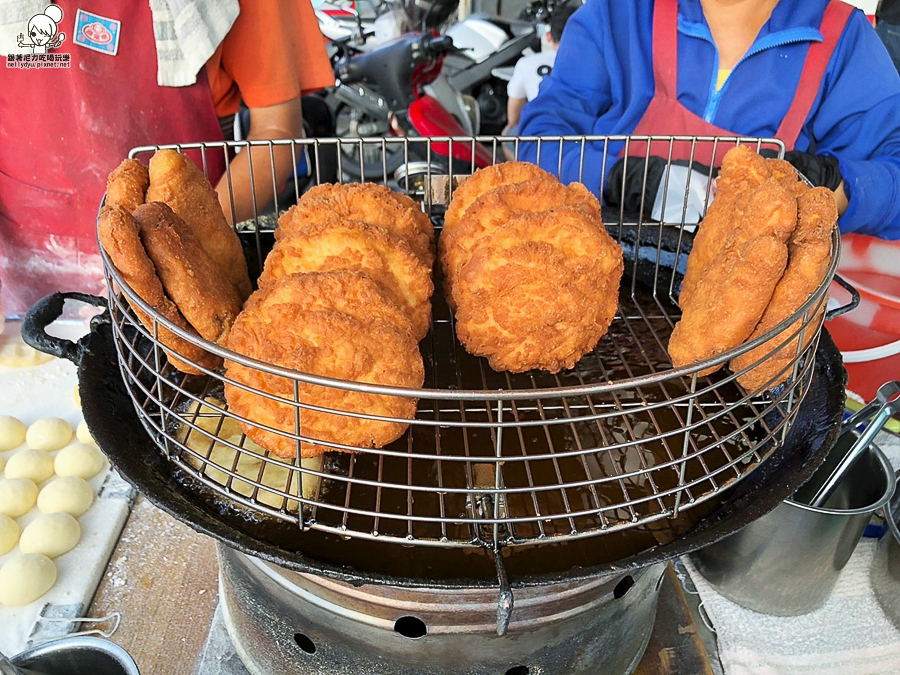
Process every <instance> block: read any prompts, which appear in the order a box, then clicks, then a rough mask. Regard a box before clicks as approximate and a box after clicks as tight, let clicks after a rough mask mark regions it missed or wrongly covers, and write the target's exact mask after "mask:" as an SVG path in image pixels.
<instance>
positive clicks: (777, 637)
mask: <svg viewBox="0 0 900 675" xmlns="http://www.w3.org/2000/svg"><path fill="white" fill-rule="evenodd" d="M875 442H876V444H877V445H878V446H879V447H880V448H881V450H882V451H883V452H884V454H885V455H886V456H887V457H888V459H889V460H890V461H891V463H892V464H893V465H894V467H895V468H896V467H900V438H898V437H897V436H894V435H892V434H888V433H881V434H879V435H878V436H877V437H876V441H875ZM884 536H887V537H889V536H891V535H890V533H887V534H885V535H884ZM876 550H877V540H875V539H869V538H864V539H863V540H862V541H861V542H860V543H859V546H858V547H857V548H856V551H855V552H854V553H853V556H852V557H851V558H850V561H849V562H848V563H847V565H846V567H844V569H843V570H842V571H841V574H840V576H839V577H838V581H837V584H836V585H835V587H834V589H832V592H831V595H829V596H828V599H827V600H826V601H825V604H824V605H822V606H821V607H820V608H819V609H817V610H815V611H814V612H810V613H809V614H805V615H803V616H794V617H779V616H768V615H766V614H760V613H758V612H754V611H752V610H749V609H745V608H744V607H741V606H740V605H738V604H735V603H733V602H731V601H730V600H728V599H726V598H725V597H723V596H722V595H720V594H719V593H717V592H716V591H715V590H714V589H713V587H712V586H710V584H709V583H708V582H707V581H706V579H704V578H703V576H702V575H701V574H700V573H699V572H698V571H697V569H696V568H695V567H694V566H693V565H692V564H691V562H690V560H688V558H687V557H684V558H682V562H684V565H685V567H686V568H687V570H688V572H689V574H690V578H691V581H693V584H694V586H695V587H696V589H697V592H698V593H699V595H700V600H701V601H702V605H703V607H702V609H703V611H705V612H706V614H707V616H708V617H709V620H710V622H711V623H712V626H713V628H714V629H715V631H716V640H717V642H718V648H719V660H720V661H721V663H722V668H723V669H724V671H725V675H881V674H883V675H888V674H891V675H896V674H897V673H900V631H898V630H897V628H896V627H895V626H894V624H893V623H892V622H891V620H890V619H889V618H888V617H887V615H886V614H885V613H884V610H882V608H881V606H880V605H879V604H878V601H877V600H876V598H875V593H874V591H873V590H872V582H871V574H870V573H871V569H872V565H873V563H875V564H877V561H876Z"/></svg>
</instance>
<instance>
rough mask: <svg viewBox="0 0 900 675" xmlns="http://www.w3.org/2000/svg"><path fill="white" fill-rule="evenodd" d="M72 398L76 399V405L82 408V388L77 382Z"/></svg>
mask: <svg viewBox="0 0 900 675" xmlns="http://www.w3.org/2000/svg"><path fill="white" fill-rule="evenodd" d="M72 398H74V399H75V405H77V406H78V408H79V410H80V409H81V388H80V387H79V386H78V385H77V384H76V385H75V388H74V389H73V390H72Z"/></svg>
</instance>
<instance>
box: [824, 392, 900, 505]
mask: <svg viewBox="0 0 900 675" xmlns="http://www.w3.org/2000/svg"><path fill="white" fill-rule="evenodd" d="M898 412H900V382H898V381H897V380H893V381H891V382H885V383H884V384H883V385H881V386H880V387H879V388H878V392H877V393H876V394H875V398H874V399H872V401H871V402H870V403H867V404H866V405H864V406H863V407H862V408H860V409H859V410H858V411H857V412H855V413H853V414H852V415H850V417H848V418H847V419H846V420H844V423H843V424H842V425H841V433H842V434H844V433H847V432H848V431H851V430H853V429H855V428H856V427H857V426H859V425H860V424H863V423H864V422H866V421H867V420H869V418H871V421H869V424H868V426H867V427H866V428H865V430H863V432H862V433H861V434H860V435H859V438H858V439H856V442H855V443H854V444H853V445H852V447H851V448H850V449H849V450H848V451H847V454H846V455H845V456H844V458H843V459H842V460H841V461H840V463H839V464H838V465H837V467H836V468H835V469H834V471H832V472H831V475H830V476H828V480H826V481H825V483H824V484H823V485H822V487H820V488H819V490H818V491H817V492H816V494H815V496H814V497H813V499H812V501H811V502H810V506H816V507H820V506H822V504H824V503H825V501H826V500H827V499H828V498H829V497H830V496H831V493H832V492H834V489H835V488H836V487H837V485H838V483H840V482H841V479H842V478H843V477H844V474H845V473H847V471H849V470H850V467H852V466H853V465H854V464H855V463H856V460H858V459H859V458H860V457H861V456H862V453H863V452H864V451H865V449H866V448H868V447H869V443H871V442H872V439H873V438H875V435H876V434H877V433H878V432H879V431H881V429H882V427H884V425H885V424H887V423H888V420H890V419H891V417H892V416H893V415H895V414H897V413H898Z"/></svg>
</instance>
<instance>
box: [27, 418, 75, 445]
mask: <svg viewBox="0 0 900 675" xmlns="http://www.w3.org/2000/svg"><path fill="white" fill-rule="evenodd" d="M71 440H72V427H71V426H70V425H69V423H68V422H66V421H65V420H61V419H59V418H58V417H45V418H43V419H39V420H38V421H37V422H35V423H34V424H32V425H31V426H30V427H28V431H27V432H26V433H25V442H26V443H27V444H28V447H29V448H34V449H35V450H45V451H46V452H52V451H53V450H59V449H60V448H62V447H65V446H67V445H68V444H69V441H71Z"/></svg>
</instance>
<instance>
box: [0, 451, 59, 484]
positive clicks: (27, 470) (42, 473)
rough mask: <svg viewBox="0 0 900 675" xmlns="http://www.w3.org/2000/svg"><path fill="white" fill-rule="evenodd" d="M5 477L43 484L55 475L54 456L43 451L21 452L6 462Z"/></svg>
mask: <svg viewBox="0 0 900 675" xmlns="http://www.w3.org/2000/svg"><path fill="white" fill-rule="evenodd" d="M3 475H4V476H6V477H7V478H30V479H31V480H33V481H34V482H35V483H43V482H44V481H45V480H47V479H48V478H50V476H52V475H53V456H52V455H50V454H48V453H46V452H44V451H43V450H32V449H31V448H25V449H23V450H19V451H18V452H16V453H15V454H14V455H13V456H12V457H10V458H9V461H7V462H6V469H5V471H4V473H3Z"/></svg>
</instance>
